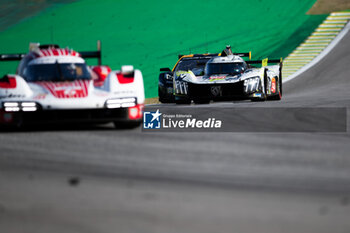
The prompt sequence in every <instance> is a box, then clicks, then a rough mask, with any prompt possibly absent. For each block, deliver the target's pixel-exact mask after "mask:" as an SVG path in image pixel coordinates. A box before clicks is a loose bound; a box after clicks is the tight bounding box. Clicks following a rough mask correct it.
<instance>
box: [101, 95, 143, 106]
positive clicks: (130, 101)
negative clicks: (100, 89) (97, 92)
mask: <svg viewBox="0 0 350 233" xmlns="http://www.w3.org/2000/svg"><path fill="white" fill-rule="evenodd" d="M135 105H136V98H134V97H131V98H120V99H109V100H107V101H106V107H107V108H128V107H133V106H135Z"/></svg>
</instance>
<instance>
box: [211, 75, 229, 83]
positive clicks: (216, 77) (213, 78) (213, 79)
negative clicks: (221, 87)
mask: <svg viewBox="0 0 350 233" xmlns="http://www.w3.org/2000/svg"><path fill="white" fill-rule="evenodd" d="M225 78H226V76H210V77H209V81H210V82H214V81H220V80H224V79H225Z"/></svg>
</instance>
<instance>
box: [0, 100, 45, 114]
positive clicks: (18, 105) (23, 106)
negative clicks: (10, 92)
mask: <svg viewBox="0 0 350 233" xmlns="http://www.w3.org/2000/svg"><path fill="white" fill-rule="evenodd" d="M3 109H4V110H5V112H19V111H23V112H35V111H37V110H38V104H37V103H35V102H4V103H3Z"/></svg>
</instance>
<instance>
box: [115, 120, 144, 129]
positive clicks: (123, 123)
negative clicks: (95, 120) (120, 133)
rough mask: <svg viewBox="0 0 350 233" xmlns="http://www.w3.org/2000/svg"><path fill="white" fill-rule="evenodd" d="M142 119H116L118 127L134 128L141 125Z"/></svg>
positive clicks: (116, 126)
mask: <svg viewBox="0 0 350 233" xmlns="http://www.w3.org/2000/svg"><path fill="white" fill-rule="evenodd" d="M141 123H142V121H114V122H113V124H114V127H115V128H116V129H134V128H137V127H139V126H140V125H141Z"/></svg>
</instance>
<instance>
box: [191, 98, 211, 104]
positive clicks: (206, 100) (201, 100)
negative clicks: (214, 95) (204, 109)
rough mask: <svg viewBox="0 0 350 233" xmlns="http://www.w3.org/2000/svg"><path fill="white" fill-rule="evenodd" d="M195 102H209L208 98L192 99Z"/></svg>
mask: <svg viewBox="0 0 350 233" xmlns="http://www.w3.org/2000/svg"><path fill="white" fill-rule="evenodd" d="M193 102H194V103H195V104H209V103H210V99H193Z"/></svg>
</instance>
